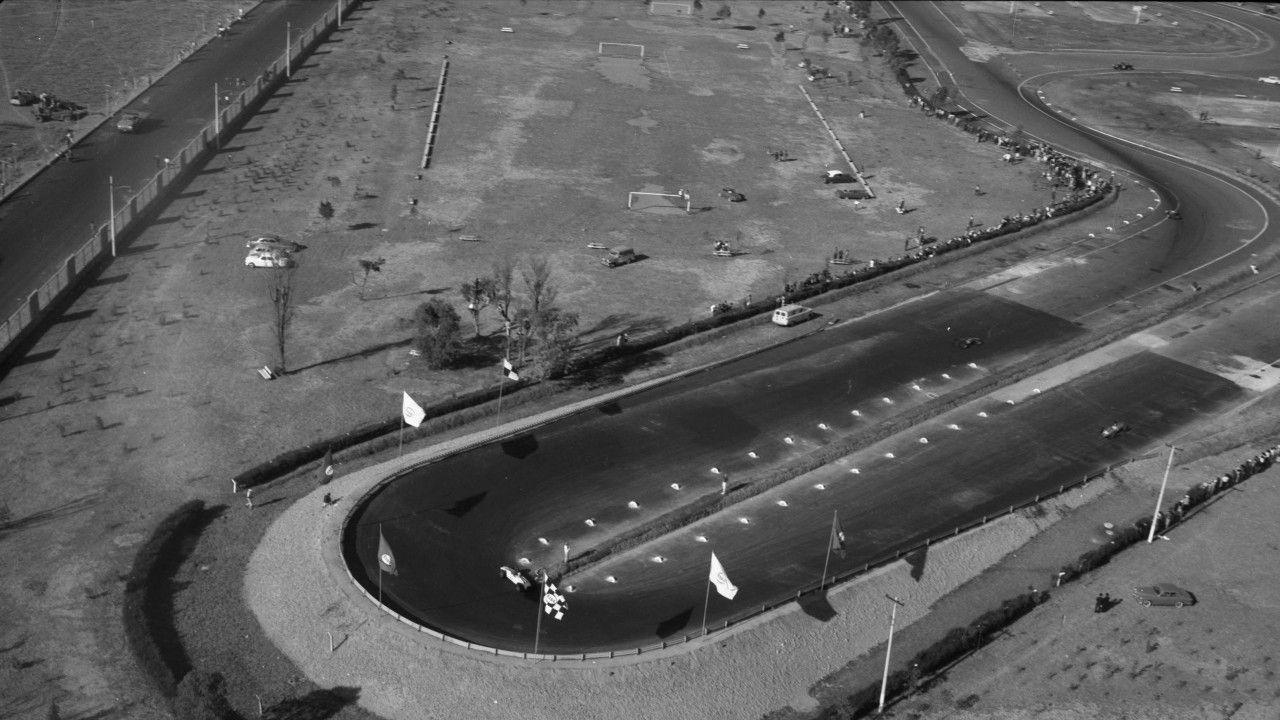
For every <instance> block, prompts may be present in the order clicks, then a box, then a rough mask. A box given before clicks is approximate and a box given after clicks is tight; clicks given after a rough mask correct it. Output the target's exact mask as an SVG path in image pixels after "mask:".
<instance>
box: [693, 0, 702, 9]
mask: <svg viewBox="0 0 1280 720" xmlns="http://www.w3.org/2000/svg"><path fill="white" fill-rule="evenodd" d="M693 9H694V10H701V9H702V0H693Z"/></svg>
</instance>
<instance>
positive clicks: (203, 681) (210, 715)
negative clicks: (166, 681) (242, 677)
mask: <svg viewBox="0 0 1280 720" xmlns="http://www.w3.org/2000/svg"><path fill="white" fill-rule="evenodd" d="M173 710H174V714H175V715H176V716H177V717H180V718H183V719H184V720H226V719H227V718H230V717H234V715H233V714H232V713H233V711H232V709H231V704H230V703H228V702H227V681H226V679H225V678H223V677H222V673H216V672H215V673H205V672H202V671H200V670H192V671H191V672H189V673H187V674H186V675H185V676H183V678H182V682H180V683H178V689H177V695H176V696H175V697H174V699H173Z"/></svg>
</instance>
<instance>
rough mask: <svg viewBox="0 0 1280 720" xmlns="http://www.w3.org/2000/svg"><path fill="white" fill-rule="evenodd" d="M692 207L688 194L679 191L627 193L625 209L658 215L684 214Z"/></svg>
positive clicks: (682, 190) (684, 191) (685, 191)
mask: <svg viewBox="0 0 1280 720" xmlns="http://www.w3.org/2000/svg"><path fill="white" fill-rule="evenodd" d="M690 207H692V201H691V200H690V199H689V192H688V191H687V190H684V189H681V190H679V191H677V192H674V193H660V192H639V191H636V192H629V193H627V209H628V210H636V211H638V212H649V213H659V214H675V213H680V214H685V213H688V212H689V209H690Z"/></svg>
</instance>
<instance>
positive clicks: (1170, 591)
mask: <svg viewBox="0 0 1280 720" xmlns="http://www.w3.org/2000/svg"><path fill="white" fill-rule="evenodd" d="M1133 599H1134V600H1136V601H1137V602H1138V604H1139V605H1141V606H1142V607H1151V606H1152V605H1168V606H1172V607H1183V606H1184V605H1195V604H1196V597H1195V595H1192V594H1191V592H1190V591H1188V590H1183V589H1182V588H1180V587H1178V586H1177V585H1170V584H1169V583H1157V584H1155V585H1149V586H1147V587H1136V588H1134V589H1133Z"/></svg>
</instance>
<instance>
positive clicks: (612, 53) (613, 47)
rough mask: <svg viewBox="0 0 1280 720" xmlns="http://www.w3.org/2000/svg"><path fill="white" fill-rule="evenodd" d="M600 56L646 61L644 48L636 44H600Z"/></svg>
mask: <svg viewBox="0 0 1280 720" xmlns="http://www.w3.org/2000/svg"><path fill="white" fill-rule="evenodd" d="M599 54H600V55H604V56H605V57H619V58H634V59H636V60H643V59H644V46H643V45H636V44H635V43H613V42H602V43H600V51H599Z"/></svg>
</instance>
